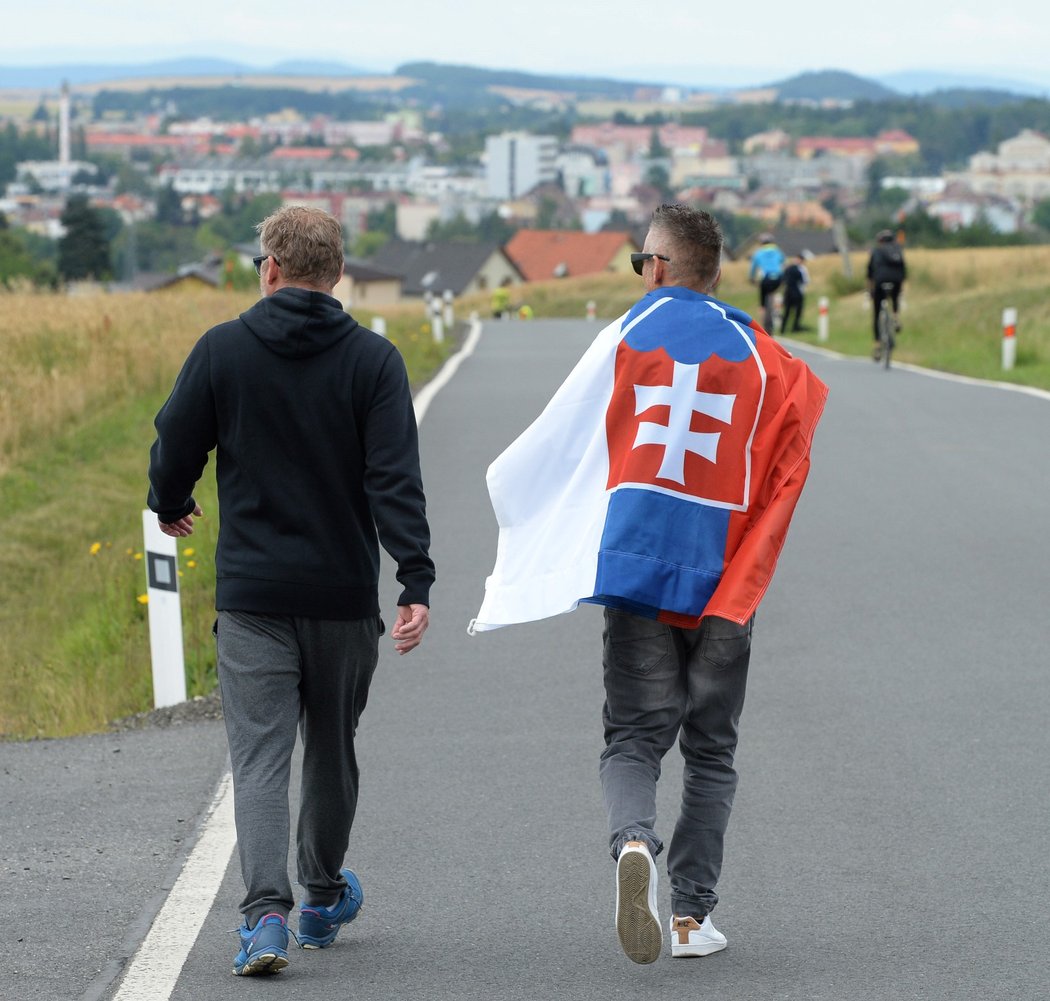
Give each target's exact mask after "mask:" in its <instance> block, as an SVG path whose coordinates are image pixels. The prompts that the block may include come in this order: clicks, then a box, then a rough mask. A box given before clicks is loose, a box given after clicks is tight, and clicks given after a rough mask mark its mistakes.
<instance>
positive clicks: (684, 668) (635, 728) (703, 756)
mask: <svg viewBox="0 0 1050 1001" xmlns="http://www.w3.org/2000/svg"><path fill="white" fill-rule="evenodd" d="M752 621H753V620H752ZM751 626H752V623H751V622H748V623H747V625H744V626H739V625H737V624H736V623H735V622H730V621H728V620H727V619H720V618H716V617H715V616H708V617H706V618H704V619H703V620H702V623H701V625H700V628H699V629H679V628H677V627H675V626H668V625H664V624H663V623H661V622H655V621H653V620H652V619H645V618H641V617H640V616H637V615H632V614H630V613H628V612H621V611H616V610H614V609H610V608H607V609H606V610H605V633H604V637H605V648H604V655H603V661H604V675H605V707H604V709H603V713H602V717H603V721H604V724H605V750H604V751H603V752H602V755H601V764H600V767H599V774H600V775H601V780H602V791H603V794H604V798H605V806H606V811H607V812H608V816H609V846H610V850H611V852H612V855H613V858H617V857H619V854H620V850H621V849H622V848H623V846H624V844H625V843H626V842H627V841H632V840H640V841H644V842H646V843H647V844H648V846H649V848H650V850H651V851H652V853H653V854H654V855H656V854H659V852H660V851H661V850H662V849H663V842H662V841H661V840H660V838H659V837H657V835H656V830H655V825H656V783H657V780H658V779H659V778H660V766H661V762H662V761H663V757H664V755H665V754H666V753H667V752H668V751H669V750H670V749H671V747H672V745H673V744H674V742H675V740H676V739H677V740H678V746H679V748H680V749H681V752H682V756H683V758H684V759H685V769H684V771H683V775H682V783H683V788H682V806H681V810H680V812H679V815H678V820H677V822H676V824H675V828H674V835H673V837H672V838H671V848H670V850H669V851H668V853H667V874H668V876H669V877H670V882H671V908H672V910H673V912H674V913H675V914H677V915H678V916H679V917H683V916H686V915H690V916H692V917H695V918H697V919H698V920H703V918H704V916H705V915H706V914H708V913H710V912H711V911H712V910H713V909H714V906H715V904H717V903H718V894H717V893H716V892H715V885H716V884H717V882H718V877H719V875H720V874H721V871H722V848H723V841H724V838H725V832H726V827H727V826H728V824H729V813H730V811H731V810H732V808H733V797H734V795H735V793H736V784H737V775H736V770H735V769H734V768H733V757H734V755H735V753H736V744H737V732H738V729H739V724H740V713H741V711H742V710H743V707H744V692H745V689H746V687H747V670H748V665H749V663H750V659H751Z"/></svg>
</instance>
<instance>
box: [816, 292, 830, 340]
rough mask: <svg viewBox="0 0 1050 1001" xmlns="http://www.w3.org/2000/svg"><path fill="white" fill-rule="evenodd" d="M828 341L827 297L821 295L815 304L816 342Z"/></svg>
mask: <svg viewBox="0 0 1050 1001" xmlns="http://www.w3.org/2000/svg"><path fill="white" fill-rule="evenodd" d="M827 339H828V297H827V296H826V295H822V296H821V297H820V300H819V301H818V303H817V340H818V341H826V340H827Z"/></svg>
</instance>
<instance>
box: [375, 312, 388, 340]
mask: <svg viewBox="0 0 1050 1001" xmlns="http://www.w3.org/2000/svg"><path fill="white" fill-rule="evenodd" d="M372 330H373V332H374V333H377V334H379V336H380V337H386V320H385V319H384V318H383V317H382V316H373V317H372Z"/></svg>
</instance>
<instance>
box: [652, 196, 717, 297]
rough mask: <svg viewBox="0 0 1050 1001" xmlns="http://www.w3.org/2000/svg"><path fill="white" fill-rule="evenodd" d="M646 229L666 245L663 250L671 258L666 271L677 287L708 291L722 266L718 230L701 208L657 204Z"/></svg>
mask: <svg viewBox="0 0 1050 1001" xmlns="http://www.w3.org/2000/svg"><path fill="white" fill-rule="evenodd" d="M650 228H651V229H654V230H656V231H657V232H658V233H659V234H660V235H661V236H662V237H663V238H664V239H665V240H666V241H667V243H668V244H669V246H664V247H663V250H664V251H665V252H666V253H667V255H668V256H669V257H670V258H671V260H670V262H669V264H668V270H669V271H670V272H671V276H672V278H673V279H674V280H675V281H676V282H677V283H678V284H680V285H685V286H687V287H689V288H693V287H699V288H704V289H707V288H711V287H712V286H713V285H714V283H715V281H716V279H717V278H718V271H719V268H721V266H722V227H721V226H719V225H718V220H717V219H716V218H715V217H714V216H713V215H711V213H710V212H707V211H705V210H704V209H694V208H690V207H689V206H688V205H682V204H679V203H677V202H676V203H674V204H670V205H661V206H660V207H659V208H658V209H657V210H656V211H655V212H654V213H653V219H652V222H651V224H650Z"/></svg>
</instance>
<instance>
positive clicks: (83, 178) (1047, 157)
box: [0, 88, 1050, 304]
mask: <svg viewBox="0 0 1050 1001" xmlns="http://www.w3.org/2000/svg"><path fill="white" fill-rule="evenodd" d="M501 94H503V96H504V97H506V98H507V99H508V100H512V101H514V102H516V103H520V104H523V105H528V106H532V107H539V106H543V107H547V106H549V107H551V108H558V107H565V106H568V104H570V103H572V102H571V95H568V94H564V95H556V96H555V97H552V96H551V95H550V94H549V93H547V94H546V95H544V94H540V93H531V92H526V91H524V90H521V89H513V88H504V89H503V90H502V91H501ZM636 96H637V98H638V99H639V100H642V99H650V100H657V99H658V100H661V101H664V102H668V104H669V105H672V106H673V105H681V106H683V107H686V106H693V105H694V104H695V102H696V101H697V100H698V97H697V95H695V94H692V95H690V94H686V93H684V92H680V91H674V90H671V91H666V92H661V91H659V90H655V91H654V92H653V93H652V94H647V93H644V92H642V91H640V92H639V94H638V95H636ZM733 99H734V100H736V101H738V102H745V103H746V102H747V101H752V100H753V101H756V102H758V101H766V100H768V99H769V95H768V93H763V92H757V91H756V92H738V93H737V94H735V95H734V98H733ZM709 100H710V101H714V100H715V99H714V98H711V97H710V96H709ZM718 100H721V101H724V100H725V98H724V96H723V97H721V98H719V99H718ZM427 122H428V118H427V117H426V114H425V112H423V111H421V110H420V109H419V108H418V107H414V106H408V105H406V107H405V108H403V109H402V110H401V111H398V112H397V113H391V114H386V115H383V116H382V117H381V118H377V119H375V120H359V121H342V120H337V119H335V118H333V117H330V116H326V115H301V114H299V113H297V112H295V111H294V110H287V111H283V112H281V113H279V114H275V115H268V116H265V117H259V118H250V119H248V120H244V121H216V120H213V119H212V118H209V117H200V118H195V119H188V118H184V119H179V118H177V117H175V116H174V115H173V109H171V108H165V109H157V108H154V109H151V110H150V112H149V113H144V114H142V115H141V116H139V117H137V118H136V117H135V116H134V115H130V114H129V115H127V116H121V117H120V120H117V119H116V118H104V119H102V120H92V121H80V122H78V123H76V125H77V129H78V131H77V137H78V138H77V146H76V148H77V149H78V150H80V149H84V150H86V151H87V155H88V156H92V155H94V154H105V156H106V157H107V158H109V159H110V161H112V158H114V157H119V158H121V159H122V160H123V161H125V163H126V164H130V165H132V166H133V167H134V168H135V170H137V171H138V172H139V173H141V175H142V178H143V179H144V182H145V183H144V184H142V185H132V186H131V187H130V189H129V190H124V191H122V192H121V193H119V194H118V193H117V189H116V188H115V187H114V184H113V182H112V180H111V181H110V182H109V183H108V184H102V183H101V181H100V180H99V174H98V171H97V168H96V166H95V165H94V164H93V163H91V162H88V161H87V160H83V159H80V160H75V159H74V158H73V155H72V149H73V144H72V143H71V131H72V123H71V105H70V94H69V89H68V88H65V89H64V90H63V92H62V94H61V95H60V99H59V115H58V126H59V127H58V130H57V136H56V138H57V143H56V146H57V157H56V159H55V160H34V161H26V162H23V163H20V164H18V165H17V178H16V180H15V182H13V183H12V184H10V185H9V186H8V188H7V190H6V192H4V194H3V195H2V196H0V212H2V213H4V215H5V216H6V217H7V219H8V220H9V222H10V223H11V224H13V225H16V226H22V227H25V228H27V229H31V230H32V231H34V232H36V233H40V234H42V235H45V236H48V237H51V238H54V237H57V236H61V235H62V229H61V224H60V216H61V212H62V209H63V206H64V202H65V199H66V197H67V196H68V194H69V192H70V191H72V190H83V191H86V192H88V193H89V194H90V197H91V199H92V204H95V205H100V206H105V207H109V208H112V209H114V210H115V211H116V212H118V213H119V214H120V216H121V218H122V219H123V220H124V221H125V222H126V223H129V224H130V223H144V222H147V221H149V220H151V219H152V218H153V216H154V215H155V210H156V201H157V199H158V197H159V196H160V195H161V194H164V193H165V192H164V189H166V188H170V189H171V192H174V193H175V194H177V195H178V196H179V199H180V201H179V204H180V205H181V208H182V211H183V212H184V213H185V215H186V217H187V218H193V219H196V220H200V219H207V218H210V217H211V216H214V215H215V214H217V213H219V212H221V211H222V210H223V206H224V204H227V203H228V201H229V200H230V199H231V198H234V199H236V198H238V197H241V198H247V197H250V196H253V195H258V194H274V195H279V196H280V198H281V199H282V201H283V202H285V203H286V204H292V203H294V204H310V205H319V206H322V207H324V208H325V209H326V210H327V211H330V212H332V213H333V214H334V215H336V216H337V218H339V219H340V220H341V222H342V224H343V227H344V231H345V233H346V235H347V239H348V242H350V243H352V242H353V241H356V240H357V239H358V237H360V236H361V235H362V234H364V233H366V232H367V230H368V228H369V225H370V223H371V224H373V225H374V224H375V215H376V213H385V222H384V226H386V227H388V229H386V230H385V232H389V227H390V225H391V216H392V218H393V230H394V232H395V233H396V239H394V240H392V241H390V243H388V244H387V246H386V247H384V248H383V250H382V251H381V252H380V254H379V256H377V257H376V258H374V259H370V260H369V261H367V262H360V261H355V262H353V268H351V267H350V265H349V264H348V269H347V278H346V279H345V282H344V286H345V287H344V288H343V289H342V291H341V293H340V294H341V297H342V298H344V299H345V300H346V301H354V302H358V303H365V302H368V303H369V304H378V303H380V302H385V301H388V300H392V299H393V300H396V299H397V298H400V297H402V296H422V295H425V294H427V293H428V292H429V293H433V294H443V293H444V291H445V290H446V289H450V290H452V291H453V292H454V293H455V294H461V293H462V292H463V291H470V290H479V289H485V288H492V287H496V286H499V285H502V284H508V283H509V284H516V283H518V282H520V281H522V280H538V279H550V278H556V277H560V276H565V275H579V274H590V273H596V272H603V271H610V270H611V271H614V272H618V273H625V274H626V273H628V272H629V270H630V263H629V255H630V252H631V251H632V250H633V249H637V244H636V239H637V236H636V235H632V231H633V230H634V229H635V228H638V229H642V230H643V231H644V227H645V225H646V223H647V221H648V218H649V215H650V213H651V211H652V209H653V208H654V207H655V205H657V204H659V202H660V201H661V200H663V199H665V198H667V197H674V198H679V199H683V200H690V201H695V202H699V203H703V204H705V205H708V206H711V207H713V208H714V209H715V210H716V211H720V212H725V213H731V214H733V215H737V216H749V217H751V218H752V219H754V220H757V221H759V222H760V223H761V225H762V226H763V227H769V228H773V227H789V228H794V229H795V230H797V231H799V232H812V233H815V234H821V239H817V238H816V237H814V238H813V239H812V240H810V241H808V242H807V243H806V246H807V248H809V247H810V245H812V247H824V246H825V245H831V237H830V231H831V229H832V225H833V222H834V219H833V215H832V209H834V210H835V212H837V213H839V215H841V214H842V212H844V211H845V212H850V211H852V209H853V207H854V206H857V205H860V204H862V203H863V200H864V199H865V197H866V196H867V194H868V193H869V189H870V185H871V183H872V178H873V177H875V176H878V175H873V174H872V172H871V168H872V164H873V163H875V161H876V160H882V161H884V162H886V163H888V164H891V165H892V167H893V168H894V169H895V170H900V171H901V172H902V173H900V174H894V175H893V176H890V177H885V178H882V179H881V184H882V186H883V188H898V189H902V192H903V194H902V195H901V199H902V201H903V204H904V208H905V209H907V210H911V209H912V208H922V209H924V210H925V211H926V212H928V213H929V214H930V215H933V216H936V217H937V218H939V219H940V220H941V221H942V222H943V224H944V225H945V226H946V227H948V228H954V227H958V226H967V225H972V224H973V223H974V222H977V221H983V222H985V223H987V224H988V225H990V226H992V227H993V228H994V229H996V230H998V231H1000V232H1004V233H1009V232H1014V231H1017V230H1018V229H1020V228H1022V227H1023V226H1024V225H1025V224H1026V219H1027V217H1028V214H1030V211H1031V208H1032V206H1033V204H1034V203H1035V202H1036V201H1038V200H1040V199H1043V198H1050V139H1048V138H1047V137H1045V136H1043V135H1041V134H1039V133H1037V132H1035V131H1032V130H1030V129H1025V130H1022V131H1021V132H1020V133H1019V134H1018V135H1016V136H1014V137H1012V138H1010V139H1007V140H1005V141H1004V142H1001V143H999V145H998V147H997V148H996V150H995V151H985V152H981V153H978V154H976V155H975V156H973V157H971V158H970V161H969V164H968V167H967V169H965V170H962V171H957V172H950V173H945V174H944V175H943V176H940V177H912V176H906V174H907V171H908V169H909V164H908V158H912V157H915V156H917V155H919V154H920V153H921V150H920V148H919V143H918V142H917V140H916V139H915V138H914V137H913V136H912V135H910V134H909V133H907V132H905V131H903V130H900V129H887V130H884V131H882V132H880V133H879V134H878V135H875V136H871V137H863V136H861V137H839V136H828V135H807V136H803V137H800V138H795V137H792V136H791V135H790V134H788V133H787V132H786V131H784V130H783V129H779V128H774V129H767V130H764V131H761V132H757V133H755V134H753V135H750V136H746V137H744V138H742V139H740V138H735V139H734V142H733V145H732V147H731V146H730V143H729V142H728V141H727V140H726V139H724V138H721V137H718V136H712V135H711V134H710V132H709V130H708V129H707V128H704V127H701V126H685V125H681V124H678V123H676V122H673V121H659V122H658V123H656V124H629V123H627V124H625V123H624V122H622V121H619V120H616V121H614V120H609V119H607V120H603V121H594V122H588V123H581V124H577V125H575V126H574V127H573V128H572V130H571V132H570V133H569V134H568V135H567V136H566V137H562V138H559V137H556V136H553V135H536V134H532V133H529V132H524V131H521V130H517V131H502V132H500V133H498V134H494V135H489V136H487V137H486V138H485V140H484V151H483V153H479V154H478V155H477V156H476V157H475V158H473V159H470V158H466V157H459V158H458V160H457V162H455V163H451V162H449V160H450V159H451V158H450V157H448V156H447V155H441V154H447V152H448V150H449V148H450V146H449V143H448V142H447V141H446V138H445V137H444V136H442V135H440V134H438V133H435V132H432V131H427V127H426V126H427ZM435 154H437V155H435ZM81 155H82V156H83V154H81ZM110 174H112V171H110ZM132 191H134V193H132ZM168 194H169V195H170V193H168ZM493 217H498V219H499V220H500V222H501V223H503V224H506V225H508V226H513V227H518V228H519V231H518V234H517V235H516V236H515V237H514V238H513V239H512V240H510V241H509V243H508V244H507V245H506V247H505V248H501V247H497V246H495V245H481V244H474V245H467V244H462V243H458V244H457V243H452V242H435V241H433V240H432V239H429V237H430V235H431V233H434V232H438V231H440V230H435V227H441V226H442V225H443V224H449V223H455V224H457V225H460V224H462V223H463V222H464V221H465V222H466V223H467V224H468V225H475V226H476V225H478V224H480V223H481V222H482V221H483V220H486V219H490V220H491V218H493ZM468 246H472V247H473V248H475V249H471V250H469V251H468V250H467V249H465V248H466V247H468ZM248 256H249V257H250V255H248ZM188 267H189V266H188ZM191 271H192V268H191ZM202 274H204V272H202V271H201V270H200V269H199V268H198V269H197V270H196V271H192V274H191V272H190V271H187V273H186V275H184V276H183V277H184V278H187V280H189V277H192V278H194V280H203V279H202V277H201V276H202ZM151 280H152V281H154V282H155V283H157V287H159V285H160V284H162V283H160V280H159V279H158V278H156V277H154V278H152V279H151Z"/></svg>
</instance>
